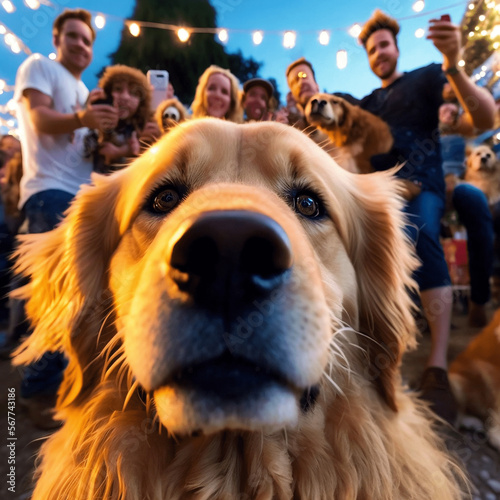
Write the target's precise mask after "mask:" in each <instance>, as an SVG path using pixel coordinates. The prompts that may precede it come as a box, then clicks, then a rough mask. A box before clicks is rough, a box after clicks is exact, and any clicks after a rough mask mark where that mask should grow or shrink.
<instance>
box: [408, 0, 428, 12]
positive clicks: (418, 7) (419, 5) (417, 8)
mask: <svg viewBox="0 0 500 500" xmlns="http://www.w3.org/2000/svg"><path fill="white" fill-rule="evenodd" d="M424 7H425V2H424V0H417V1H416V2H415V3H414V4H413V5H412V7H411V8H412V9H413V11H414V12H422V11H423V10H424Z"/></svg>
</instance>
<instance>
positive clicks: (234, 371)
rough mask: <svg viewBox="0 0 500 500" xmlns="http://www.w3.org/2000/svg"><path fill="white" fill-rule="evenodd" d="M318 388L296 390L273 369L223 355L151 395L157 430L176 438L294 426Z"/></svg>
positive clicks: (190, 368) (177, 373) (172, 378)
mask: <svg viewBox="0 0 500 500" xmlns="http://www.w3.org/2000/svg"><path fill="white" fill-rule="evenodd" d="M318 392H319V390H318V386H313V387H307V388H298V387H297V386H295V385H294V384H293V383H292V382H290V381H289V380H287V379H286V377H285V376H284V375H282V374H281V373H280V371H279V370H277V369H274V368H273V367H266V366H261V365H258V364H256V363H254V362H252V361H249V360H247V359H244V358H242V357H235V356H232V355H231V354H230V353H229V352H227V353H224V354H223V355H221V356H219V357H217V358H214V359H211V360H208V361H204V362H201V363H197V364H195V365H191V366H186V367H183V368H181V369H179V370H177V371H175V372H173V373H172V374H171V375H170V376H169V377H168V379H166V380H165V382H164V384H162V385H161V387H159V388H157V389H156V390H155V391H154V400H155V405H156V411H157V413H158V416H159V419H160V421H161V422H162V424H163V425H164V426H165V427H166V428H167V429H168V430H169V432H172V433H175V434H191V433H193V432H202V433H205V434H211V433H214V432H218V431H221V430H223V429H238V430H257V429H258V430H263V429H269V430H273V429H274V430H275V429H278V428H284V427H288V426H295V425H296V424H297V419H298V415H299V413H300V410H302V412H308V411H309V410H310V409H311V408H312V407H314V404H315V402H316V398H317V395H318Z"/></svg>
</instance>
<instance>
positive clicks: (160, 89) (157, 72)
mask: <svg viewBox="0 0 500 500" xmlns="http://www.w3.org/2000/svg"><path fill="white" fill-rule="evenodd" d="M146 76H147V79H148V82H149V84H150V85H151V88H152V90H153V98H152V102H151V108H152V110H153V111H154V110H156V108H157V107H158V104H160V102H162V101H164V100H165V99H166V98H167V88H168V71H165V70H164V69H150V70H149V71H148V72H147V73H146Z"/></svg>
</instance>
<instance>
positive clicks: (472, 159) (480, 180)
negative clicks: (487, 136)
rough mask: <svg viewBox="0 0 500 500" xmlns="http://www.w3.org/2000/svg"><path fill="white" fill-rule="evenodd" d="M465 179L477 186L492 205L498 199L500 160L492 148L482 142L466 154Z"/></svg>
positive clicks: (499, 190) (499, 193) (499, 192)
mask: <svg viewBox="0 0 500 500" xmlns="http://www.w3.org/2000/svg"><path fill="white" fill-rule="evenodd" d="M466 167H467V168H466V170H465V180H466V181H467V182H468V183H470V184H472V185H474V186H476V187H477V188H479V189H480V190H481V191H483V192H484V194H485V195H486V197H487V198H488V203H489V204H490V205H493V204H494V203H496V202H497V201H499V200H500V160H499V159H498V158H497V157H496V155H495V153H494V152H493V150H492V149H491V148H490V147H489V146H486V144H482V145H481V146H478V147H476V148H475V149H473V150H472V152H471V153H470V154H469V155H468V156H467V161H466Z"/></svg>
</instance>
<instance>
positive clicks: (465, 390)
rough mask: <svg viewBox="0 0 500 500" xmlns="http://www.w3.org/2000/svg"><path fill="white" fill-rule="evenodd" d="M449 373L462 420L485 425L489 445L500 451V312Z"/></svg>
mask: <svg viewBox="0 0 500 500" xmlns="http://www.w3.org/2000/svg"><path fill="white" fill-rule="evenodd" d="M449 373H450V377H449V378H450V384H451V387H452V389H453V393H454V395H455V398H456V400H457V402H458V405H459V409H460V412H461V414H462V416H463V415H472V416H475V417H478V418H480V419H481V420H482V421H484V423H485V424H486V432H487V435H488V441H489V442H490V443H491V444H492V445H493V446H494V447H495V448H497V449H498V450H499V451H500V309H499V310H497V312H496V313H495V316H494V317H493V319H492V320H491V322H490V323H489V325H488V326H486V327H485V328H484V330H482V331H481V333H479V334H478V335H476V336H475V337H474V338H473V339H472V340H471V342H470V343H469V345H468V346H467V348H466V349H465V351H463V352H462V353H460V354H459V355H458V356H457V358H456V359H455V360H454V361H453V363H452V364H451V365H450V369H449Z"/></svg>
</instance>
